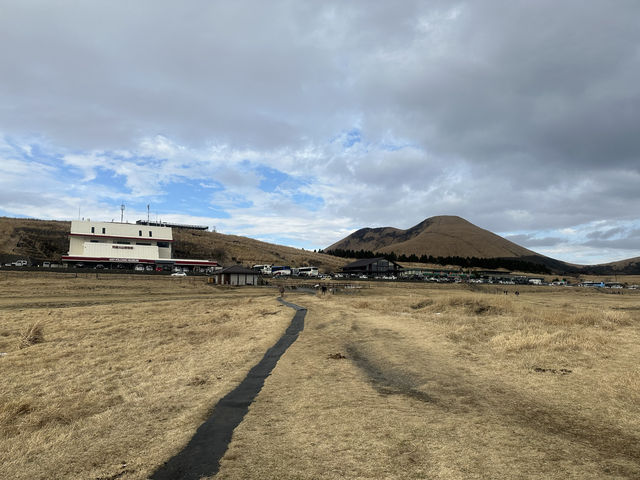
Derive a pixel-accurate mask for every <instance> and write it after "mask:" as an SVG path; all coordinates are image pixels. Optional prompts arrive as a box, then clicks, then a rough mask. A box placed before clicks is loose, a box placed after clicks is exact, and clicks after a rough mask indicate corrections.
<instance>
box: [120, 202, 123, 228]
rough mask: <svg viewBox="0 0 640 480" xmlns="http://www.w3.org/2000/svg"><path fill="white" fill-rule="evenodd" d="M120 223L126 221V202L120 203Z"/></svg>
mask: <svg viewBox="0 0 640 480" xmlns="http://www.w3.org/2000/svg"><path fill="white" fill-rule="evenodd" d="M120 223H124V202H122V205H120Z"/></svg>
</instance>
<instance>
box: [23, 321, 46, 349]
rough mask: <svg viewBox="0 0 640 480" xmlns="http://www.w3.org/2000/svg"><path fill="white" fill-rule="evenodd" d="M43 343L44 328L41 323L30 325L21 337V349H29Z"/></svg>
mask: <svg viewBox="0 0 640 480" xmlns="http://www.w3.org/2000/svg"><path fill="white" fill-rule="evenodd" d="M42 342H44V326H43V325H42V322H41V321H37V322H35V323H32V324H31V325H29V326H28V327H27V329H26V330H25V331H24V333H22V334H21V335H20V343H19V348H27V347H30V346H31V345H35V344H37V343H42Z"/></svg>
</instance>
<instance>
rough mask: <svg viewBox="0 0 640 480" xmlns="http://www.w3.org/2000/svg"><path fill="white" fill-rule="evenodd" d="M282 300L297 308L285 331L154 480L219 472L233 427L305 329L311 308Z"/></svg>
mask: <svg viewBox="0 0 640 480" xmlns="http://www.w3.org/2000/svg"><path fill="white" fill-rule="evenodd" d="M278 300H279V301H280V302H281V303H283V304H284V305H286V306H288V307H291V308H293V309H294V310H295V311H296V313H295V315H294V316H293V319H292V320H291V324H290V325H289V327H288V328H287V330H286V331H285V333H284V335H282V337H280V339H279V340H278V341H277V342H276V344H275V345H274V346H273V347H271V348H270V349H269V350H267V352H266V353H265V355H264V357H262V360H260V362H259V363H258V364H257V365H256V366H254V367H253V368H252V369H251V370H249V373H248V374H247V376H246V377H245V379H244V380H243V381H242V382H241V383H240V385H238V386H237V387H236V388H235V389H234V390H232V391H231V392H229V393H228V394H227V395H226V396H225V397H223V398H222V399H220V401H219V402H218V403H217V405H216V406H215V408H214V409H213V413H212V414H211V416H210V417H209V418H208V419H207V420H206V421H205V422H204V423H203V424H202V425H200V427H199V428H198V430H197V431H196V434H195V435H194V436H193V438H192V439H191V441H190V442H189V443H188V444H187V446H186V447H185V448H184V449H183V450H182V451H181V452H180V453H178V454H177V455H176V456H175V457H173V458H171V459H170V460H169V461H168V462H166V463H165V464H164V465H163V466H162V467H160V468H159V469H158V470H157V471H156V472H155V473H154V474H153V475H152V476H151V478H152V479H153V480H175V479H184V480H192V479H193V480H197V479H200V478H201V477H206V476H212V475H215V474H216V473H218V470H219V468H220V459H221V458H222V456H223V455H224V454H225V452H226V451H227V448H228V446H229V442H230V441H231V436H232V435H233V431H234V430H235V428H236V427H237V426H238V425H239V424H240V422H242V420H243V419H244V416H245V415H246V414H247V412H248V411H249V405H251V404H252V403H253V401H254V400H255V398H256V396H257V395H258V393H260V390H262V386H263V385H264V382H265V380H266V378H267V377H268V376H269V375H271V371H272V370H273V369H274V368H275V366H276V364H277V363H278V360H280V357H281V356H282V354H283V353H284V352H286V351H287V349H288V348H289V347H290V346H291V345H292V344H293V342H295V341H296V339H297V338H298V334H299V333H300V332H301V331H302V330H303V329H304V317H305V315H306V314H307V310H306V309H305V308H303V307H299V306H298V305H295V304H293V303H289V302H286V301H284V300H283V299H282V298H278Z"/></svg>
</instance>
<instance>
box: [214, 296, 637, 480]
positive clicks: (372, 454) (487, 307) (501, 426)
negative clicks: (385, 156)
mask: <svg viewBox="0 0 640 480" xmlns="http://www.w3.org/2000/svg"><path fill="white" fill-rule="evenodd" d="M521 293H522V294H521V295H520V296H519V297H515V296H514V295H513V293H512V292H511V293H510V294H509V295H503V294H502V292H501V291H500V292H496V291H495V290H492V289H488V288H487V289H485V288H480V289H479V290H478V291H476V292H469V291H468V290H467V289H466V287H464V286H436V285H432V286H419V287H418V286H404V287H402V288H398V287H397V286H388V287H376V288H373V289H371V290H363V291H361V292H360V293H359V294H358V295H357V296H339V295H335V296H327V297H305V296H294V295H291V297H293V298H292V299H291V300H293V301H297V302H299V303H300V304H304V305H307V306H308V307H309V314H308V325H307V328H306V330H305V332H304V334H303V336H302V337H301V338H300V339H299V340H298V342H297V343H296V344H294V345H293V346H292V348H291V350H290V352H289V353H288V354H287V355H286V356H285V357H283V359H282V360H281V362H280V363H279V365H278V369H277V372H276V373H275V374H274V375H273V376H272V377H271V378H270V379H269V381H268V382H267V384H266V385H265V389H264V390H263V392H262V393H261V394H260V396H259V398H258V401H257V402H256V404H255V405H254V406H253V407H252V409H251V412H250V414H249V416H248V417H247V418H246V419H245V421H244V422H243V423H242V424H241V425H240V427H239V428H238V429H237V430H236V434H235V435H234V441H233V442H232V444H231V447H230V450H229V452H228V454H227V455H226V456H225V458H224V459H223V464H222V469H221V471H220V473H219V475H218V476H219V477H220V478H225V479H240V478H308V479H311V478H326V479H338V478H396V479H406V478H416V479H418V478H437V479H466V478H486V479H493V478H545V479H565V478H576V479H602V478H638V477H639V476H640V447H638V445H640V433H639V432H640V421H639V420H638V418H640V415H639V414H640V403H639V402H638V401H637V400H638V395H640V382H639V381H638V373H639V372H638V369H637V362H636V357H637V355H638V354H639V353H640V347H639V345H640V342H639V340H640V322H639V320H640V318H638V315H637V310H635V309H636V308H637V307H638V306H640V297H638V296H637V295H624V296H617V298H616V296H611V295H607V294H605V293H603V294H594V292H586V293H585V292H583V291H581V290H572V289H564V290H554V289H534V288H525V289H521ZM621 308H623V309H624V310H620V309H621ZM336 352H340V354H341V355H344V356H346V357H347V358H346V359H343V360H341V361H335V360H334V359H333V358H332V355H335V354H336Z"/></svg>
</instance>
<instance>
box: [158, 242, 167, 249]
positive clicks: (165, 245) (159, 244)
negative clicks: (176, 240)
mask: <svg viewBox="0 0 640 480" xmlns="http://www.w3.org/2000/svg"><path fill="white" fill-rule="evenodd" d="M158 247H160V248H169V242H158Z"/></svg>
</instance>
